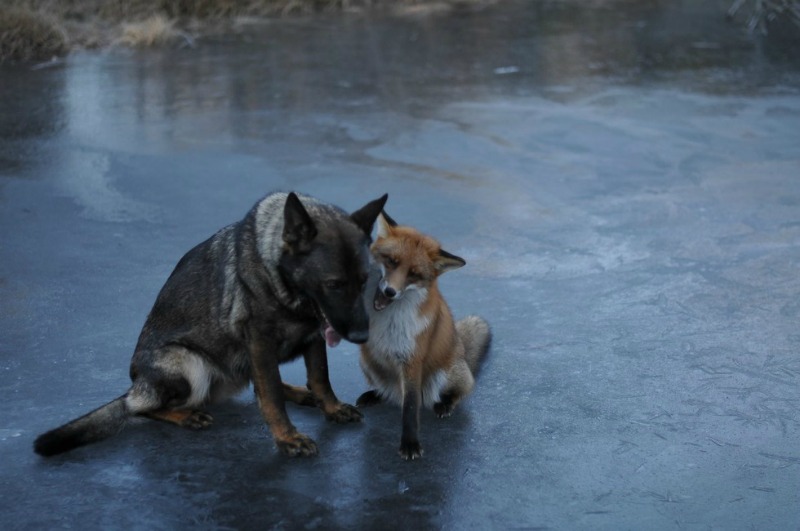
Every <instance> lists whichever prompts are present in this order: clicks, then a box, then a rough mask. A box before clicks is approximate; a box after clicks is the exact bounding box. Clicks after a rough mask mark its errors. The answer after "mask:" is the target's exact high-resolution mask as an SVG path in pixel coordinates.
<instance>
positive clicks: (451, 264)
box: [433, 249, 467, 275]
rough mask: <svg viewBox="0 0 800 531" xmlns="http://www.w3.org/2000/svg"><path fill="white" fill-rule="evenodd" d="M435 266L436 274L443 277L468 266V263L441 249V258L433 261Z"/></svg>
mask: <svg viewBox="0 0 800 531" xmlns="http://www.w3.org/2000/svg"><path fill="white" fill-rule="evenodd" d="M433 265H434V266H435V267H436V272H437V273H439V274H440V275H441V274H442V273H447V272H448V271H451V270H453V269H458V268H459V267H463V266H465V265H467V261H466V260H464V259H463V258H461V257H460V256H456V255H454V254H450V253H448V252H447V251H445V250H444V249H439V256H438V257H436V259H435V260H434V261H433Z"/></svg>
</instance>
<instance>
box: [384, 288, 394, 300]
mask: <svg viewBox="0 0 800 531" xmlns="http://www.w3.org/2000/svg"><path fill="white" fill-rule="evenodd" d="M383 294H384V295H386V296H387V297H389V298H392V297H394V296H395V295H397V290H395V289H394V288H393V287H391V286H386V287H385V288H384V290H383Z"/></svg>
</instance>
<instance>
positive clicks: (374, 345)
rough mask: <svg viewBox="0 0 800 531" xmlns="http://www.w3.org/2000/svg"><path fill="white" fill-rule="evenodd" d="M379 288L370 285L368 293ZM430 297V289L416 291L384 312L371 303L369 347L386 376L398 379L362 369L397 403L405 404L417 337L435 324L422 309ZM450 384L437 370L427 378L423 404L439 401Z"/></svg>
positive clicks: (441, 372) (405, 295) (423, 388)
mask: <svg viewBox="0 0 800 531" xmlns="http://www.w3.org/2000/svg"><path fill="white" fill-rule="evenodd" d="M376 287H377V282H370V283H369V284H368V285H367V290H366V293H367V294H370V295H371V294H373V293H374V292H375V288H376ZM427 297H428V290H427V289H424V288H423V289H413V288H412V289H407V290H406V292H405V293H404V294H403V296H402V297H401V298H399V299H397V300H395V301H394V302H393V303H392V304H391V305H389V306H388V307H387V308H386V309H385V310H383V311H380V312H379V311H376V310H375V309H374V308H373V307H372V304H371V302H370V303H368V304H367V308H368V311H369V319H370V321H369V340H368V341H367V347H368V349H369V352H370V354H371V358H372V360H373V361H374V362H375V363H377V364H379V365H380V366H381V367H382V371H381V372H382V373H383V374H384V375H387V373H388V374H392V375H393V376H394V378H391V379H388V380H387V379H385V378H382V377H379V376H378V375H375V374H371V372H372V371H370V369H369V367H367V366H365V365H363V364H362V369H363V370H364V372H365V374H366V375H367V378H368V380H370V383H372V384H373V385H375V386H376V387H377V391H378V392H379V393H380V395H381V396H383V397H384V398H385V399H387V400H389V401H391V402H395V403H397V404H402V402H403V392H404V389H403V378H402V371H403V366H404V365H405V364H407V363H408V362H409V361H410V360H411V358H412V357H413V356H414V352H415V350H416V348H417V337H418V336H419V335H420V334H421V333H423V332H424V331H425V330H426V329H427V328H428V326H430V324H431V320H430V319H429V318H428V317H426V316H424V315H422V314H421V313H420V306H421V305H422V303H424V302H425V300H426V298H427ZM446 381H447V377H446V375H445V373H444V371H436V372H435V373H434V374H429V375H427V376H426V377H425V378H424V380H423V382H422V389H421V391H422V402H423V403H424V404H425V405H426V406H427V407H431V406H432V405H433V404H434V403H435V402H437V401H438V400H439V393H440V392H441V390H442V388H443V387H444V385H445V383H446Z"/></svg>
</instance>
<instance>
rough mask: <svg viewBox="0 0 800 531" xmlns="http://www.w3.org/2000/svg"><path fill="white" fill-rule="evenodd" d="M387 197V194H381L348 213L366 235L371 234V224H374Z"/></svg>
mask: <svg viewBox="0 0 800 531" xmlns="http://www.w3.org/2000/svg"><path fill="white" fill-rule="evenodd" d="M387 199H389V194H383V195H382V196H381V197H379V198H378V199H376V200H374V201H370V202H369V203H367V204H366V205H364V206H363V207H361V208H360V209H358V210H356V211H355V212H353V213H352V214H350V219H352V220H353V221H355V223H356V225H358V226H359V228H361V230H363V231H364V234H366V235H367V236H371V235H372V226H373V225H375V218H377V217H378V214H380V213H381V210H383V205H385V204H386V200H387Z"/></svg>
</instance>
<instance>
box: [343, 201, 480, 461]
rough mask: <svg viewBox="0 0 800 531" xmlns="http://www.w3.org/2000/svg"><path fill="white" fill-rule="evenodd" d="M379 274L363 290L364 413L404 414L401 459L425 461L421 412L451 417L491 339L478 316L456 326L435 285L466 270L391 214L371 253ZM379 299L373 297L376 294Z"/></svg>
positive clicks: (459, 260) (455, 258)
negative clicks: (380, 407)
mask: <svg viewBox="0 0 800 531" xmlns="http://www.w3.org/2000/svg"><path fill="white" fill-rule="evenodd" d="M370 250H371V252H372V256H373V258H374V259H375V261H376V263H377V265H378V267H379V270H378V269H375V270H374V271H373V273H372V274H371V275H370V280H369V282H368V284H367V288H366V290H365V292H364V293H365V296H366V297H372V300H371V301H368V302H367V311H368V312H369V316H370V325H369V339H368V340H367V342H366V343H365V344H363V345H361V359H360V363H361V369H362V370H363V371H364V375H365V376H366V379H367V382H368V383H369V385H370V386H372V387H373V389H372V390H370V391H367V392H366V393H364V394H362V395H361V396H360V397H359V398H358V401H357V403H356V405H358V406H359V407H364V406H369V405H372V404H376V403H378V402H380V401H381V400H383V399H385V400H388V401H390V402H394V403H397V404H400V405H401V406H402V411H403V414H402V415H403V416H402V418H403V427H402V436H401V438H400V450H399V453H400V457H402V458H403V459H407V460H409V459H417V458H419V457H422V447H421V446H420V443H419V437H418V433H419V415H420V407H421V405H424V406H425V407H432V408H433V411H434V413H436V415H437V416H438V417H446V416H449V415H450V413H452V412H453V408H454V407H455V406H456V404H457V403H458V402H459V400H461V399H462V398H464V397H465V396H466V395H467V394H469V393H470V391H472V387H473V386H474V385H475V373H476V371H477V369H478V366H479V364H480V361H481V359H482V358H483V356H484V355H485V353H486V351H487V349H488V347H489V342H490V340H491V332H490V330H489V325H488V324H487V322H486V321H485V320H484V319H483V318H481V317H477V316H469V317H466V318H464V319H462V320H460V321H458V322H457V323H454V322H453V316H452V314H451V313H450V308H449V307H448V306H447V303H446V302H445V300H444V299H443V298H442V295H441V293H440V292H439V288H438V286H437V282H436V280H437V278H438V277H439V276H440V275H442V274H443V273H445V272H447V271H450V270H452V269H457V268H459V267H462V266H463V265H465V264H466V262H465V261H464V259H462V258H459V257H458V256H455V255H452V254H450V253H448V252H447V251H444V250H442V248H441V246H440V244H439V243H438V242H437V241H436V240H434V239H433V238H431V237H430V236H426V235H424V234H422V233H420V232H419V231H417V230H415V229H413V228H411V227H405V226H399V225H397V223H396V222H395V221H394V220H393V219H392V218H391V217H389V216H388V215H387V214H386V213H385V212H383V213H381V214H380V215H379V216H378V235H377V238H376V239H375V242H374V243H373V244H372V247H371V248H370ZM372 294H374V295H372Z"/></svg>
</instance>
